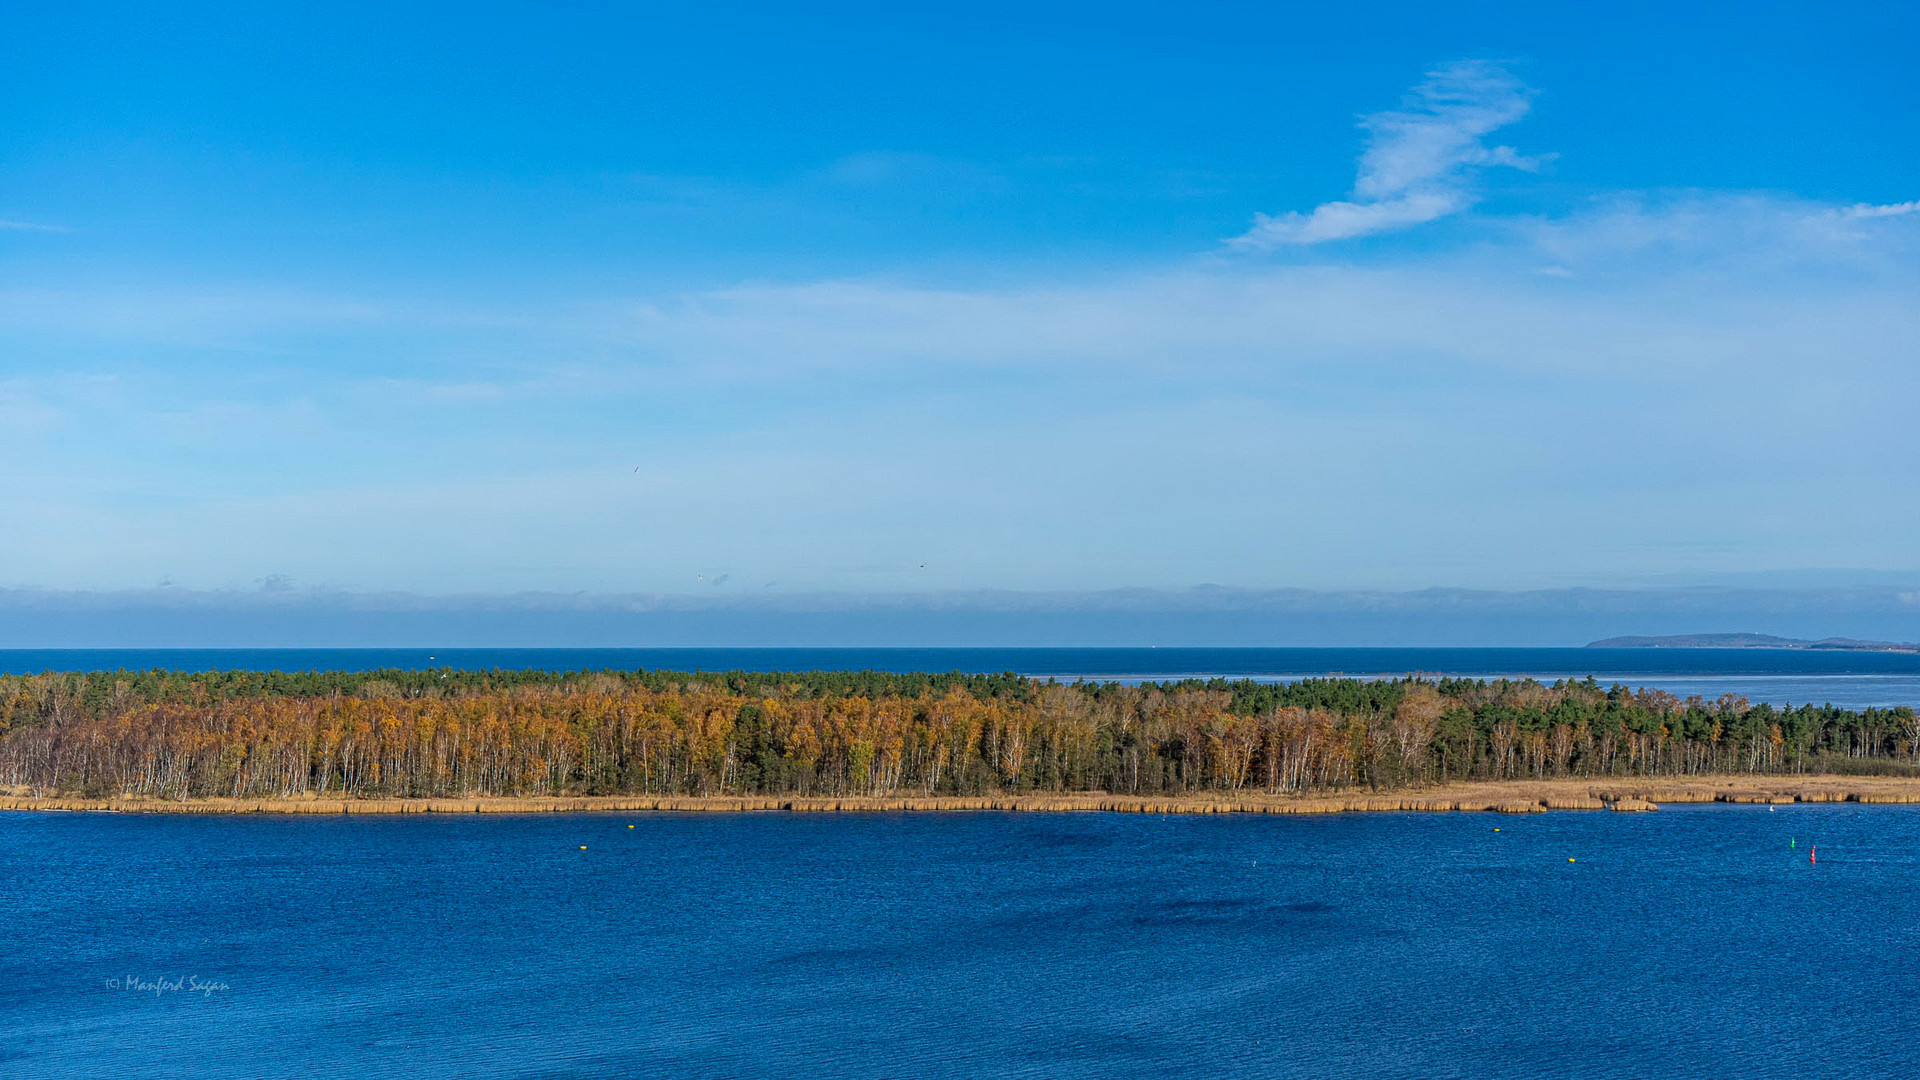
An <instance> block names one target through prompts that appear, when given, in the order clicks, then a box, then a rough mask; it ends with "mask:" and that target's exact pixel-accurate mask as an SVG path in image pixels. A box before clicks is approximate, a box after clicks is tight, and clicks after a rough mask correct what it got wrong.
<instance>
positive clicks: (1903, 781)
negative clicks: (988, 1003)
mask: <svg viewBox="0 0 1920 1080" xmlns="http://www.w3.org/2000/svg"><path fill="white" fill-rule="evenodd" d="M1840 802H1852V803H1872V804H1900V803H1920V777H1858V776H1832V775H1820V776H1693V777H1671V778H1638V777H1628V778H1616V779H1604V778H1603V779H1560V780H1527V781H1507V782H1475V783H1457V784H1445V785H1436V786H1433V787H1426V788H1413V789H1407V790H1402V791H1373V792H1367V793H1355V794H1350V795H1343V794H1320V795H1268V794H1264V793H1248V794H1239V795H1236V794H1232V793H1196V794H1189V795H1161V796H1154V795H1114V794H1108V793H1105V792H1062V793H1055V794H1030V795H1016V794H1001V795H980V796H956V795H880V796H873V795H844V796H798V795H578V796H568V795H552V796H467V797H461V798H454V797H448V798H426V799H409V798H394V797H377V798H341V797H317V796H287V797H270V798H240V799H231V798H201V799H186V800H166V799H131V798H118V797H110V798H98V799H88V798H71V797H64V796H38V795H29V794H25V793H17V792H4V793H0V811H7V810H12V811H78V812H103V813H147V814H422V813H424V814H473V813H480V814H535V813H605V812H617V811H628V812H632V811H651V812H693V813H742V812H768V811H776V812H787V813H893V812H900V811H918V812H925V811H949V812H963V811H969V810H994V811H1019V812H1072V811H1080V812H1089V811H1091V812H1105V813H1139V814H1232V813H1240V814H1340V813H1364V812H1381V811H1403V812H1406V811H1415V812H1468V813H1507V814H1526V813H1540V812H1545V811H1549V810H1611V811H1645V810H1657V809H1659V807H1660V805H1661V804H1663V803H1677V804H1688V803H1693V804H1698V803H1730V804H1772V805H1788V804H1793V803H1840Z"/></svg>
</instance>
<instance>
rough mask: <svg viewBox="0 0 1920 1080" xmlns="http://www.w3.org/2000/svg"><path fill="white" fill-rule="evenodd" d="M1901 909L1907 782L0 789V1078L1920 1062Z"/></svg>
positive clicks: (1911, 871) (1296, 1072)
mask: <svg viewBox="0 0 1920 1080" xmlns="http://www.w3.org/2000/svg"><path fill="white" fill-rule="evenodd" d="M1496 829H1498V830H1499V831H1495V830H1496ZM1810 843H1817V844H1818V845H1819V862H1818V863H1817V864H1810V863H1809V862H1808V860H1807V846H1808V844H1810ZM583 846H584V850H583ZM1570 859H1575V860H1578V861H1577V862H1570V861H1569V860H1570ZM1915 895H1920V807H1862V806H1857V805H1854V806H1848V805H1817V806H1791V807H1782V808H1780V809H1779V810H1778V811H1768V810H1766V809H1764V808H1759V807H1725V806H1721V807H1695V808H1684V807H1683V808H1669V809H1665V810H1662V811H1660V812H1658V813H1653V814H1637V815H1629V814H1610V813H1604V812H1598V813H1595V812H1588V813H1579V812H1571V813H1549V814H1538V815H1527V816H1505V815H1491V814H1345V815H1334V816H1327V817H1308V818H1280V817H1255V816H1224V817H1198V816H1195V817H1177V816H1176V817H1159V816H1136V815H1102V814H1029V815H1013V814H998V813H967V814H893V815H887V814H873V815H851V814H849V815H818V816H811V815H782V814H712V815H700V814H687V815H672V814H593V815H546V816H534V815H529V816H491V815H488V816H481V815H473V816H418V817H416V816H408V817H341V818H331V817H329V818H308V817H274V816H258V817H188V816H166V815H106V814H48V813H25V814H23V813H15V814H5V815H0V940H4V941H5V942H6V946H5V948H4V950H0V1075H4V1076H7V1077H21V1078H35V1080H62V1078H67V1077H76V1078H77V1077H89V1078H91V1077H100V1076H138V1077H141V1078H143V1080H158V1078H170V1077H178V1078H195V1080H224V1078H235V1080H242V1078H244V1080H264V1078H278V1077H313V1076H344V1077H405V1078H419V1080H437V1078H464V1077H506V1078H542V1080H548V1078H552V1080H558V1078H596V1077H637V1076H661V1077H745V1078H752V1077H778V1078H781V1080H808V1078H815V1077H818V1078H823V1080H824V1078H866V1077H873V1078H879V1077H935V1078H941V1077H955V1078H959V1077H1032V1078H1077V1077H1088V1078H1093V1077H1099V1078H1104V1080H1115V1078H1134V1077H1138V1078H1149V1077H1151V1078H1167V1077H1194V1078H1201V1077H1205V1078H1221V1077H1228V1078H1231V1077H1316V1078H1317V1077H1327V1078H1334V1077H1340V1078H1350V1077H1379V1078H1397V1077H1406V1078H1444V1077H1460V1078H1474V1080H1500V1078H1514V1080H1538V1078H1542V1077H1662V1078H1683V1077H1702V1078H1705V1077H1750V1078H1766V1077H1822V1078H1845V1077H1895V1076H1914V1075H1920V1042H1916V1041H1915V1040H1914V1039H1912V1038H1911V1036H1910V1032H1911V1030H1912V1025H1913V1022H1914V1020H1915V1019H1916V1005H1915V1002H1916V1001H1920V921H1917V920H1916V919H1915V918H1914V914H1913V899H1912V898H1913V897H1914V896H1915ZM128 980H131V981H132V982H133V983H134V984H135V986H136V988H135V989H128V988H127V986H126V982H127V981H128ZM194 980H197V981H198V982H199V983H200V984H202V987H203V988H202V989H201V990H199V991H194V990H190V989H186V988H185V987H186V986H190V985H192V982H193V981H194ZM174 982H179V983H181V984H182V985H183V988H181V989H171V988H158V989H156V988H153V986H149V988H148V989H139V988H137V987H138V986H139V984H142V983H145V984H154V985H158V986H162V987H165V986H170V985H171V984H172V983H174Z"/></svg>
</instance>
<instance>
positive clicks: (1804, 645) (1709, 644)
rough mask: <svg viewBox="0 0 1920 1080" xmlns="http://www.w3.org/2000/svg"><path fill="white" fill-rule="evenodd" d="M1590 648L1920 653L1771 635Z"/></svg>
mask: <svg viewBox="0 0 1920 1080" xmlns="http://www.w3.org/2000/svg"><path fill="white" fill-rule="evenodd" d="M1587 648H1589V649H1829V650H1838V651H1845V652H1920V645H1916V644H1913V643H1911V642H1900V641H1858V640H1855V639H1854V638H1843V637H1830V638H1821V639H1820V640H1818V641H1808V640H1806V639H1804V638H1786V637H1775V636H1773V635H1772V634H1673V635H1670V636H1667V637H1610V638H1604V639H1602V640H1600V641H1590V642H1588V643H1587Z"/></svg>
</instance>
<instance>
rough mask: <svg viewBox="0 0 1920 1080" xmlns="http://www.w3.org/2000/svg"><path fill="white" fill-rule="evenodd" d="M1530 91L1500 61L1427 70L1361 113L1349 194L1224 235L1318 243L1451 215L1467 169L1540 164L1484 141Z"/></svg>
mask: <svg viewBox="0 0 1920 1080" xmlns="http://www.w3.org/2000/svg"><path fill="white" fill-rule="evenodd" d="M1531 97H1532V92H1531V91H1530V90H1529V89H1528V88H1527V86H1526V84H1525V83H1522V82H1521V81H1520V80H1519V79H1517V78H1515V77H1514V76H1513V75H1512V73H1510V72H1508V71H1507V70H1506V69H1505V68H1504V67H1501V66H1500V65H1499V64H1494V63H1490V62H1487V61H1484V60H1463V61H1459V62H1457V63H1452V64H1446V65H1443V66H1441V67H1439V68H1437V69H1435V70H1434V71H1431V72H1429V73H1428V75H1427V80H1426V81H1425V82H1423V83H1421V84H1420V85H1419V86H1417V87H1415V88H1414V90H1413V92H1412V93H1411V94H1410V95H1408V99H1407V101H1406V103H1405V105H1404V106H1403V107H1402V108H1400V109H1395V110H1392V111H1389V112H1382V113H1375V114H1373V115H1372V116H1369V117H1367V118H1366V119H1365V120H1363V121H1362V122H1361V125H1360V126H1361V127H1362V128H1364V129H1366V131H1367V133H1368V141H1367V149H1366V152H1365V153H1363V154H1362V155H1361V156H1360V170H1359V176H1358V177H1357V178H1356V180H1355V181H1354V185H1353V198H1352V199H1350V200H1344V201H1340V202H1329V203H1322V204H1321V205H1319V206H1317V207H1315V208H1314V209H1313V210H1312V211H1310V212H1308V213H1304V214H1303V213H1298V212H1294V213H1287V214H1281V215H1279V216H1277V217H1275V216H1269V215H1267V214H1256V215H1254V226H1253V228H1252V229H1249V230H1248V231H1247V232H1246V233H1245V234H1243V235H1241V236H1239V237H1236V238H1235V239H1234V240H1232V241H1231V243H1233V244H1234V245H1235V246H1237V247H1241V248H1249V249H1254V250H1270V249H1272V248H1276V247H1282V246H1286V245H1293V244H1317V243H1321V242H1323V241H1328V240H1344V239H1348V238H1350V237H1355V236H1366V235H1368V234H1370V233H1378V232H1386V231H1388V230H1391V229H1400V228H1405V227H1407V226H1410V225H1419V224H1423V223H1425V222H1428V221H1433V220H1435V219H1438V218H1443V217H1446V216H1448V215H1450V214H1457V213H1459V212H1460V211H1462V210H1465V209H1466V208H1467V207H1469V206H1471V205H1472V204H1473V202H1474V201H1475V197H1476V196H1475V194H1474V190H1473V176H1474V174H1475V173H1476V172H1478V171H1479V170H1481V169H1485V168H1491V167H1496V166H1505V167H1509V168H1517V169H1527V170H1532V169H1536V168H1538V167H1539V165H1540V162H1541V159H1540V158H1534V157H1525V156H1522V155H1521V154H1520V153H1519V152H1517V151H1515V150H1514V149H1513V148H1512V147H1510V146H1488V145H1486V143H1485V142H1484V141H1483V140H1484V139H1485V137H1486V136H1487V135H1489V134H1491V133H1492V132H1494V131H1497V130H1498V129H1500V128H1503V127H1506V126H1507V125H1509V124H1512V123H1514V122H1515V121H1517V120H1519V119H1520V118H1521V117H1523V116H1525V115H1526V114H1527V110H1528V108H1529V107H1530V106H1531Z"/></svg>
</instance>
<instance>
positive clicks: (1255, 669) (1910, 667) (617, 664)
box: [0, 648, 1920, 709]
mask: <svg viewBox="0 0 1920 1080" xmlns="http://www.w3.org/2000/svg"><path fill="white" fill-rule="evenodd" d="M433 667H453V668H464V669H477V670H487V669H493V668H541V669H546V670H554V671H579V670H599V669H622V670H634V669H638V668H664V669H668V670H674V671H734V670H739V671H808V670H830V671H860V670H875V671H941V672H944V671H968V672H985V673H998V672H1004V671H1013V672H1018V673H1020V674H1024V675H1034V676H1038V677H1041V678H1057V679H1061V680H1063V681H1069V682H1070V681H1073V680H1076V679H1089V680H1096V681H1109V680H1111V681H1117V682H1141V681H1145V680H1149V679H1152V680H1172V679H1183V678H1215V677H1221V678H1230V679H1256V680H1262V681H1269V682H1277V681H1286V680H1291V679H1299V678H1307V677H1311V676H1315V675H1352V676H1358V677H1364V678H1381V677H1396V676H1401V675H1409V674H1421V675H1457V676H1470V677H1475V678H1535V679H1541V680H1545V681H1552V680H1554V679H1560V678H1574V679H1580V678H1585V677H1587V676H1588V675H1593V676H1597V677H1598V678H1599V680H1600V682H1601V683H1602V684H1612V683H1622V684H1625V685H1628V686H1633V687H1654V688H1658V689H1662V690H1667V691H1669V692H1671V693H1674V694H1678V695H1680V696H1682V697H1686V696H1689V695H1693V694H1698V695H1700V696H1702V697H1705V698H1708V699H1712V698H1717V697H1719V696H1720V695H1722V694H1738V695H1742V696H1744V697H1746V698H1748V699H1749V700H1751V701H1753V702H1755V703H1758V702H1762V701H1768V702H1772V703H1774V704H1776V705H1785V704H1809V703H1811V704H1816V705H1818V704H1833V705H1838V706H1840V707H1842V708H1849V709H1859V708H1865V707H1867V706H1872V705H1879V706H1888V705H1916V704H1920V654H1915V653H1869V652H1846V651H1812V650H1788V649H1219V648H1193V649H907V648H901V649H12V650H0V673H12V674H24V673H31V672H39V671H106V670H115V669H151V668H168V669H172V670H180V671H208V670H218V669H242V670H255V671H273V670H279V671H328V670H334V671H365V670H372V669H376V668H433Z"/></svg>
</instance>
